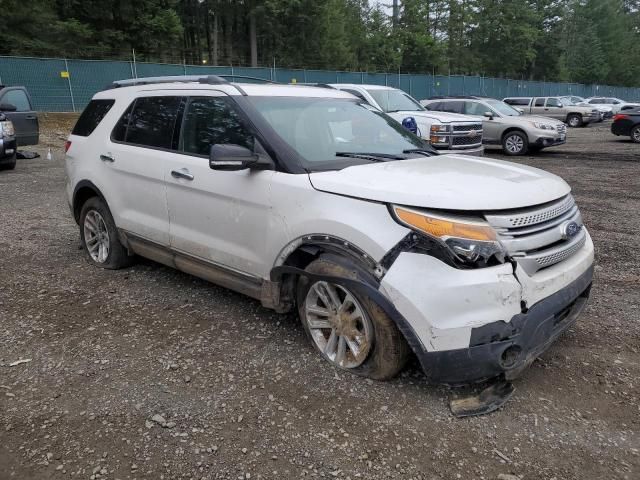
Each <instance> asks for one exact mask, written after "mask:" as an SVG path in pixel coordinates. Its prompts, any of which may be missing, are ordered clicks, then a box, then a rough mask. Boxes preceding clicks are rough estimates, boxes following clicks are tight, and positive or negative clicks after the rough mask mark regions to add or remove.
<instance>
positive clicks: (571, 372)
mask: <svg viewBox="0 0 640 480" xmlns="http://www.w3.org/2000/svg"><path fill="white" fill-rule="evenodd" d="M70 120H71V118H70V116H64V115H49V116H46V117H45V118H44V120H43V123H44V130H45V133H44V135H43V137H42V140H43V141H42V144H41V145H40V146H39V147H38V148H37V150H38V151H39V152H40V153H41V154H42V155H43V157H42V158H39V159H35V160H19V161H18V166H17V168H16V170H15V171H13V172H1V173H0V479H9V478H16V479H44V478H52V479H56V478H84V479H114V478H119V479H133V478H138V479H147V478H148V479H181V478H185V479H186V478H194V479H201V478H203V479H213V478H230V479H240V478H244V479H249V478H252V479H256V478H264V479H267V478H269V479H272V478H273V479H285V478H286V479H288V478H300V477H312V478H316V477H327V478H334V477H335V478H343V479H348V478H351V479H356V478H363V479H368V478H376V479H377V478H399V479H409V478H422V479H440V478H442V479H449V478H453V479H456V478H462V479H471V478H474V479H476V478H477V479H498V478H501V479H506V480H509V479H516V478H524V479H527V480H529V479H531V480H534V479H556V480H561V479H586V478H593V479H596V478H597V479H638V478H640V380H639V378H640V309H639V305H640V257H639V255H638V252H639V251H640V237H639V236H638V232H640V175H638V172H639V171H640V146H639V145H634V144H631V143H630V142H628V141H627V140H626V139H619V138H616V137H614V136H612V135H611V134H610V133H609V131H608V128H609V126H608V124H604V125H601V126H596V127H589V128H585V129H578V130H570V131H569V142H568V144H567V145H565V146H563V147H560V148H554V149H549V150H547V151H543V152H542V153H541V154H539V155H536V156H533V157H526V158H523V159H521V160H519V161H521V162H523V163H526V164H529V165H534V166H536V167H541V168H545V169H547V170H550V171H552V172H554V173H557V174H559V175H561V176H563V177H564V178H565V179H567V180H568V181H569V183H570V184H571V185H572V186H573V188H574V194H575V197H576V198H577V200H578V202H579V204H580V206H581V208H582V213H583V216H584V219H585V222H586V223H587V225H588V226H589V228H590V231H591V233H592V235H593V237H594V241H595V244H596V248H597V267H596V281H595V284H594V288H593V295H592V299H591V302H590V305H589V307H588V309H587V310H586V312H585V313H584V315H583V316H582V317H581V319H580V320H579V322H578V323H577V324H576V326H575V327H574V328H573V329H572V330H571V331H570V332H568V333H567V334H566V335H564V336H563V337H562V338H561V339H560V340H559V341H558V342H557V343H556V344H555V345H554V346H553V347H552V348H551V349H550V350H549V351H548V352H547V353H545V354H544V355H543V356H542V357H541V358H540V359H539V360H537V361H536V362H535V364H534V365H533V366H532V367H531V368H530V369H529V371H528V372H527V373H526V374H525V376H524V377H523V378H522V379H520V380H518V381H517V382H516V393H515V394H514V396H513V398H512V399H511V401H510V402H508V403H507V404H506V406H505V407H504V408H503V409H501V410H500V411H498V412H496V413H493V414H491V415H487V416H483V417H476V418H468V419H463V420H459V419H455V418H453V417H452V416H451V415H450V413H449V410H448V406H447V398H448V392H447V390H446V389H444V388H434V387H431V386H428V385H426V383H425V381H424V377H423V375H422V373H421V372H420V371H419V370H418V369H417V368H416V367H415V366H412V367H410V368H408V369H407V370H406V371H405V372H404V373H403V374H402V375H401V376H400V377H399V378H397V379H395V380H394V381H390V382H385V383H378V382H372V381H367V380H365V379H361V378H358V377H354V376H350V375H348V374H345V373H342V372H339V373H336V371H334V370H333V369H332V368H331V367H329V366H328V364H326V363H325V362H323V361H321V360H320V359H319V357H318V355H316V354H315V353H314V352H313V350H312V348H311V346H310V344H309V343H308V342H307V340H306V338H305V336H304V332H303V330H302V327H301V326H300V325H299V324H298V323H297V321H296V319H295V318H294V317H293V316H283V315H278V314H275V313H272V312H270V311H268V310H266V309H264V308H262V307H261V306H260V305H259V303H258V302H256V301H253V300H250V299H248V298H245V297H243V296H241V295H238V294H235V293H233V292H230V291H228V290H224V289H222V288H219V287H216V286H214V285H211V284H208V283H206V282H204V281H201V280H198V279H196V278H194V277H191V276H188V275H186V274H182V273H180V272H177V271H173V270H170V269H168V268H165V267H163V266H160V265H158V264H155V263H153V262H149V261H140V262H139V263H138V264H136V265H135V266H134V267H133V268H130V269H127V270H121V271H104V270H100V269H97V268H94V267H92V266H90V265H89V264H88V263H87V262H86V261H85V259H84V257H83V252H82V251H81V250H80V247H79V236H78V229H77V226H76V225H75V224H74V222H73V220H72V218H71V216H70V214H69V210H68V207H67V201H66V198H65V194H64V170H63V161H62V157H63V155H62V144H63V143H64V137H65V135H66V133H67V131H68V129H69V123H70ZM49 146H51V147H52V149H53V153H54V157H55V158H54V160H53V161H51V162H47V161H46V160H45V159H44V155H45V154H46V149H47V147H49ZM489 155H490V156H497V157H500V155H497V154H494V153H493V152H489ZM500 158H502V157H500ZM20 359H30V362H28V363H22V364H19V365H16V366H11V364H12V363H13V362H15V361H17V360H20Z"/></svg>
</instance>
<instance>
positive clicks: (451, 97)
mask: <svg viewBox="0 0 640 480" xmlns="http://www.w3.org/2000/svg"><path fill="white" fill-rule="evenodd" d="M427 100H495V99H494V98H493V97H484V96H481V95H434V96H432V97H429V98H427Z"/></svg>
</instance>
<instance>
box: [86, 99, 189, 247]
mask: <svg viewBox="0 0 640 480" xmlns="http://www.w3.org/2000/svg"><path fill="white" fill-rule="evenodd" d="M184 102H185V99H184V97H182V96H177V95H175V94H170V95H167V94H162V93H156V92H149V93H148V94H145V96H143V97H139V98H137V99H135V100H134V101H133V103H131V105H130V106H129V107H128V108H127V110H126V111H125V112H124V114H123V115H122V116H121V117H120V119H119V121H118V122H117V123H116V126H115V128H114V129H113V131H112V133H111V139H110V141H108V142H107V143H106V144H105V145H104V146H105V148H104V149H103V150H102V151H99V152H97V153H98V155H99V158H100V165H101V166H102V170H101V172H99V176H100V178H101V181H102V189H103V194H104V195H105V197H106V199H107V202H108V203H109V206H110V207H111V211H112V214H113V216H114V219H115V221H116V225H118V227H119V228H122V229H124V230H126V231H128V232H131V233H134V234H135V235H137V236H139V237H142V238H144V239H146V240H149V241H152V242H154V243H156V244H159V245H162V246H168V245H169V213H168V211H167V198H166V186H165V173H166V172H167V170H169V169H170V167H171V165H172V161H173V157H175V156H176V153H175V151H176V150H177V148H178V131H177V129H176V125H179V124H180V120H179V118H180V115H181V111H182V109H183V108H184Z"/></svg>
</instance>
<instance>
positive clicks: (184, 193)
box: [165, 92, 274, 277]
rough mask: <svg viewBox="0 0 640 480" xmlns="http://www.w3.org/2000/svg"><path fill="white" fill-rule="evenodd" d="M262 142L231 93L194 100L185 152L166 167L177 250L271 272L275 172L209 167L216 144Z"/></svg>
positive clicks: (187, 115) (188, 114)
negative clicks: (269, 249)
mask: <svg viewBox="0 0 640 480" xmlns="http://www.w3.org/2000/svg"><path fill="white" fill-rule="evenodd" d="M256 143H257V141H256V140H255V139H254V135H253V133H252V130H251V129H250V128H249V127H248V126H247V125H245V124H244V122H243V121H242V119H241V117H240V115H239V114H238V111H237V107H236V106H235V104H234V103H233V102H232V101H231V99H229V97H228V96H227V95H226V94H223V93H216V92H211V93H207V96H201V97H192V98H190V99H189V101H188V103H187V106H186V110H185V113H184V120H183V123H182V132H181V136H180V147H179V154H177V155H175V156H174V159H173V161H172V164H171V167H170V168H168V169H167V171H166V172H165V178H166V184H167V203H168V207H169V232H170V242H171V247H172V248H173V249H175V250H177V251H180V252H183V253H187V254H189V255H192V256H195V257H197V258H200V259H203V260H206V261H209V262H213V263H216V264H218V265H222V266H225V267H228V268H232V269H234V270H238V271H241V272H243V273H248V274H251V275H254V276H260V277H264V276H265V275H267V274H268V271H269V268H270V267H271V265H270V263H269V262H266V261H265V255H264V252H265V246H266V238H267V235H268V229H269V218H270V194H269V188H270V184H271V178H272V176H273V174H274V172H273V171H256V170H250V169H246V170H240V171H221V170H212V169H211V168H209V151H210V149H211V146H212V145H215V144H234V145H241V146H243V147H247V148H249V149H250V150H254V149H256V148H257V147H258V146H257V145H256ZM268 263H269V264H268Z"/></svg>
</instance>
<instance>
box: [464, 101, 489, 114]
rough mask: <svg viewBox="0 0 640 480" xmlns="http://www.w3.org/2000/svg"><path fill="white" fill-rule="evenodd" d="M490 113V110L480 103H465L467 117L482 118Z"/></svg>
mask: <svg viewBox="0 0 640 480" xmlns="http://www.w3.org/2000/svg"><path fill="white" fill-rule="evenodd" d="M488 111H490V109H489V108H487V107H485V106H484V105H483V104H482V103H480V102H464V114H465V115H478V116H480V117H481V116H483V115H484V114H485V113H486V112H488Z"/></svg>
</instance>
